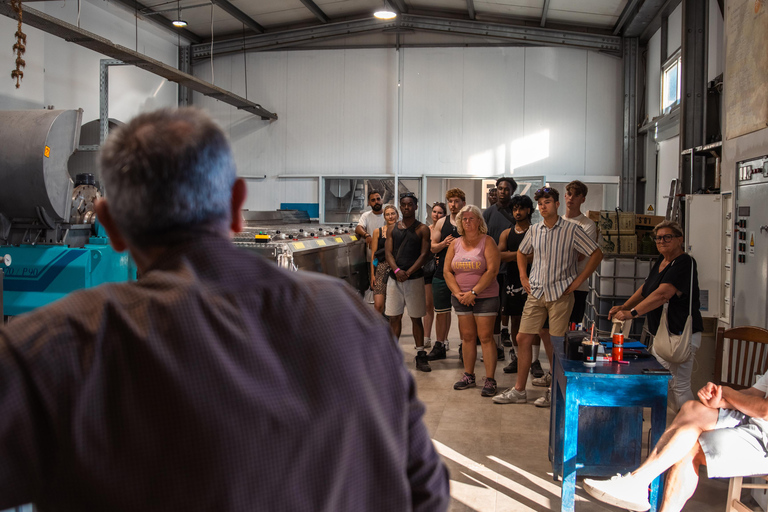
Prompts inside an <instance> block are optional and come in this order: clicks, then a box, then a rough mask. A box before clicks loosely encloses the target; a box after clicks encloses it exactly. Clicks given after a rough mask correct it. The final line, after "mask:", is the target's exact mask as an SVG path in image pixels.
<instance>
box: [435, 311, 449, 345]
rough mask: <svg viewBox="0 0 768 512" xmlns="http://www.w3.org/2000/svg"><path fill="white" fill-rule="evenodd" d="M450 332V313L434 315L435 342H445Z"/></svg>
mask: <svg viewBox="0 0 768 512" xmlns="http://www.w3.org/2000/svg"><path fill="white" fill-rule="evenodd" d="M450 330H451V312H450V311H449V312H447V313H436V314H435V336H437V341H446V340H447V339H448V333H449V332H450Z"/></svg>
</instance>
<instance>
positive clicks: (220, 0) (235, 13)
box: [211, 0, 265, 34]
mask: <svg viewBox="0 0 768 512" xmlns="http://www.w3.org/2000/svg"><path fill="white" fill-rule="evenodd" d="M211 3H212V4H213V5H217V6H219V7H221V9H222V10H223V11H225V12H226V13H227V14H229V15H230V16H232V17H233V18H235V19H236V20H237V21H239V22H240V23H242V24H244V25H245V26H246V27H248V28H250V29H251V30H253V31H254V32H258V33H259V34H263V33H264V32H265V29H264V27H262V26H261V25H259V24H258V23H256V20H254V19H253V18H251V17H250V16H248V15H247V14H245V13H244V12H243V11H241V10H240V9H238V8H237V7H235V6H234V5H232V4H231V3H229V2H228V1H227V0H211Z"/></svg>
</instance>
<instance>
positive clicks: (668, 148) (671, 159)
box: [656, 136, 680, 215]
mask: <svg viewBox="0 0 768 512" xmlns="http://www.w3.org/2000/svg"><path fill="white" fill-rule="evenodd" d="M679 165H680V137H679V136H677V137H672V138H671V139H667V140H665V141H661V142H659V168H658V174H657V176H658V178H657V183H658V187H657V193H656V211H657V212H659V213H658V215H664V214H665V212H666V211H667V202H668V201H667V199H668V197H667V196H669V185H670V183H672V180H674V179H677V176H678V169H679Z"/></svg>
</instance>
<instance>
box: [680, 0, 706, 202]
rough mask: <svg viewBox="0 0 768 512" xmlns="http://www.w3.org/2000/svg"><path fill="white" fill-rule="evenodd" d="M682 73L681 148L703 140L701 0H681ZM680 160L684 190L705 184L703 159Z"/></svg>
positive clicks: (703, 25) (703, 19) (703, 11)
mask: <svg viewBox="0 0 768 512" xmlns="http://www.w3.org/2000/svg"><path fill="white" fill-rule="evenodd" d="M682 34H683V40H682V77H681V82H680V83H681V85H682V87H681V92H680V96H681V98H680V113H681V115H680V149H681V150H685V149H690V148H695V147H698V146H703V145H704V144H705V137H704V133H705V130H706V122H705V120H706V100H707V9H706V8H704V9H702V7H701V2H700V0H683V30H682ZM687 158H691V159H693V162H691V160H688V161H687V162H683V161H681V164H684V165H681V169H680V170H681V178H682V181H681V183H682V185H683V193H685V194H693V193H694V192H695V191H696V190H698V189H699V188H703V187H704V184H705V176H704V169H705V163H706V162H705V159H704V158H702V157H696V156H689V157H687Z"/></svg>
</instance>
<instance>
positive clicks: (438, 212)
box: [423, 201, 448, 348]
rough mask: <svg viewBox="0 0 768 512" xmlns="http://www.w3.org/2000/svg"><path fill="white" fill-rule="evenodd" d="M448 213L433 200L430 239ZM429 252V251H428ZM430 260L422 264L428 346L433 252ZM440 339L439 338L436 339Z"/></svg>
mask: <svg viewBox="0 0 768 512" xmlns="http://www.w3.org/2000/svg"><path fill="white" fill-rule="evenodd" d="M447 213H448V209H447V208H446V207H445V203H441V202H439V201H435V204H433V205H432V211H431V214H430V217H431V218H432V223H431V224H430V225H429V226H427V227H429V236H430V239H431V237H432V234H433V233H434V231H435V226H437V221H439V220H440V219H442V218H443V217H445V215H446V214H447ZM430 254H431V253H430ZM431 256H432V257H431V258H430V260H429V261H428V262H427V263H426V264H425V265H424V293H426V299H427V314H426V315H424V318H423V321H424V346H425V347H427V348H429V347H431V346H432V323H434V321H435V301H434V299H433V298H432V277H433V276H434V275H435V264H436V263H437V262H436V261H435V257H434V254H432V255H431ZM438 341H440V340H438Z"/></svg>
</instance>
